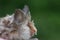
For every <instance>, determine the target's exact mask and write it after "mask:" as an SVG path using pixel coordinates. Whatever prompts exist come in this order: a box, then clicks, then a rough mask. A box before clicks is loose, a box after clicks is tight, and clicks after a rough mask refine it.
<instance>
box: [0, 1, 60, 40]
mask: <svg viewBox="0 0 60 40" xmlns="http://www.w3.org/2000/svg"><path fill="white" fill-rule="evenodd" d="M25 4H27V5H28V6H29V7H30V11H31V15H32V19H33V20H34V22H35V25H36V27H37V29H38V35H37V36H35V37H38V38H39V39H40V40H60V0H0V17H3V16H5V15H6V14H12V13H13V12H14V10H15V9H17V8H20V9H22V8H23V6H24V5H25Z"/></svg>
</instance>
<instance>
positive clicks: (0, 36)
mask: <svg viewBox="0 0 60 40" xmlns="http://www.w3.org/2000/svg"><path fill="white" fill-rule="evenodd" d="M12 21H13V17H12V16H6V17H4V18H1V19H0V40H8V37H9V33H10V32H11V31H12V29H13V28H12V26H11V25H10V24H11V23H12Z"/></svg>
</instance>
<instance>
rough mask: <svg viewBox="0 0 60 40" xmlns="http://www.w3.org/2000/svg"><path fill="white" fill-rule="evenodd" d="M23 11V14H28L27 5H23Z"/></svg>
mask: <svg viewBox="0 0 60 40" xmlns="http://www.w3.org/2000/svg"><path fill="white" fill-rule="evenodd" d="M23 11H24V13H28V12H29V7H28V5H24V8H23Z"/></svg>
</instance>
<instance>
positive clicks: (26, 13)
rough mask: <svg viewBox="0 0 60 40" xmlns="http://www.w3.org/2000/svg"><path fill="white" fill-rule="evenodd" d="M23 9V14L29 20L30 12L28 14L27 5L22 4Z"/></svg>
mask: <svg viewBox="0 0 60 40" xmlns="http://www.w3.org/2000/svg"><path fill="white" fill-rule="evenodd" d="M23 11H24V14H25V15H26V17H27V18H28V19H29V20H31V14H30V10H29V7H28V5H25V6H24V8H23Z"/></svg>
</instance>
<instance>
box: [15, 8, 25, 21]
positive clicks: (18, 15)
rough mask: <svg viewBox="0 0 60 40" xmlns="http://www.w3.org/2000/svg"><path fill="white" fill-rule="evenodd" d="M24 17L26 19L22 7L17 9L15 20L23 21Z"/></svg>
mask: <svg viewBox="0 0 60 40" xmlns="http://www.w3.org/2000/svg"><path fill="white" fill-rule="evenodd" d="M23 19H24V13H23V11H22V10H21V9H16V10H15V15H14V20H16V21H19V22H21V21H23Z"/></svg>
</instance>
